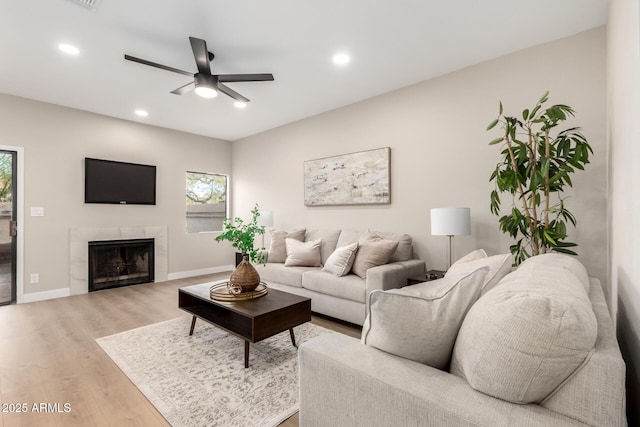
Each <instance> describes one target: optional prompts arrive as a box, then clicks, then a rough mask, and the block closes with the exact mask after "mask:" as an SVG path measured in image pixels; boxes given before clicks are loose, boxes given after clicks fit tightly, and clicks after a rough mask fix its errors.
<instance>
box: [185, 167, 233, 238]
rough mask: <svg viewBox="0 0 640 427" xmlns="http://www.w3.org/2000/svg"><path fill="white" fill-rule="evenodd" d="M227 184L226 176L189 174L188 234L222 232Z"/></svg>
mask: <svg viewBox="0 0 640 427" xmlns="http://www.w3.org/2000/svg"><path fill="white" fill-rule="evenodd" d="M227 182H228V177H227V176H226V175H218V174H210V173H199V172H187V187H186V196H187V233H202V232H206V231H221V230H222V221H223V220H224V218H225V217H226V216H227Z"/></svg>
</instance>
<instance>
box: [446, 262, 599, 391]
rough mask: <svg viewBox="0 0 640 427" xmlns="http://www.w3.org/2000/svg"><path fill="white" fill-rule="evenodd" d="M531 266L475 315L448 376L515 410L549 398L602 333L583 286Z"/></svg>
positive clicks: (490, 295) (565, 273)
mask: <svg viewBox="0 0 640 427" xmlns="http://www.w3.org/2000/svg"><path fill="white" fill-rule="evenodd" d="M560 256H562V257H566V258H567V259H566V260H565V261H566V262H567V263H568V264H571V263H572V261H570V257H568V256H566V255H560ZM535 258H538V257H535ZM533 264H535V265H536V268H531V267H527V268H524V269H518V270H516V271H515V272H513V273H510V274H508V275H507V276H505V277H504V278H503V279H502V280H501V281H500V283H499V285H498V286H496V287H495V288H494V289H493V290H492V291H491V292H487V293H486V294H485V295H484V296H482V297H481V298H480V299H479V300H478V301H477V302H476V303H475V304H474V305H473V307H471V309H470V310H469V313H468V314H467V317H466V318H465V320H464V322H463V324H462V327H461V328H460V332H459V334H458V338H457V340H456V344H455V347H454V351H453V358H452V362H451V373H452V374H454V375H457V376H460V377H462V378H465V379H466V380H467V381H468V382H469V385H470V386H471V387H472V388H474V389H476V390H478V391H481V392H483V393H485V394H488V395H491V396H494V397H497V398H500V399H503V400H507V401H509V402H513V403H539V402H541V401H542V400H543V399H544V398H545V397H547V396H548V395H549V394H550V393H552V392H553V391H554V390H555V389H556V388H557V387H558V386H560V385H561V384H562V383H563V382H564V381H565V380H566V379H567V378H569V377H570V376H571V375H573V374H574V373H575V372H577V370H579V368H580V367H581V366H582V364H583V363H585V361H586V360H587V359H588V357H589V355H590V352H591V351H592V350H593V348H594V344H595V342H596V337H597V333H598V327H597V323H596V318H595V315H594V313H593V309H592V307H591V302H590V300H589V297H588V295H587V293H586V292H585V290H584V286H583V284H582V283H581V280H580V279H579V278H578V277H576V276H575V275H574V274H573V273H570V272H569V270H568V269H567V268H565V266H560V265H545V263H544V259H540V260H537V261H535V262H534V263H533Z"/></svg>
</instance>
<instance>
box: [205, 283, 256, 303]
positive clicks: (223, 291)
mask: <svg viewBox="0 0 640 427" xmlns="http://www.w3.org/2000/svg"><path fill="white" fill-rule="evenodd" d="M234 290H235V289H234V288H233V287H232V286H231V284H230V283H229V282H222V283H218V284H217V285H213V286H212V287H211V288H209V296H210V297H211V299H212V300H216V301H246V300H250V299H255V298H260V297H261V296H264V295H266V294H267V292H268V290H267V284H266V283H264V282H260V284H259V285H258V287H257V288H256V289H255V290H253V291H251V292H240V293H236V292H234Z"/></svg>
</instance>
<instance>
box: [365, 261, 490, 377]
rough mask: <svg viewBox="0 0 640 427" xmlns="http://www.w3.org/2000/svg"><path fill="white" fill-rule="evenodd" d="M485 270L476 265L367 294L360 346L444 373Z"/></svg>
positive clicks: (487, 269) (486, 268)
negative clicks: (466, 269)
mask: <svg viewBox="0 0 640 427" xmlns="http://www.w3.org/2000/svg"><path fill="white" fill-rule="evenodd" d="M488 271H489V268H488V267H482V268H479V269H477V270H475V271H473V272H470V273H467V274H463V275H458V276H454V275H449V276H446V277H443V278H442V279H438V280H433V281H430V282H425V283H419V284H417V285H412V286H406V287H404V288H402V289H393V290H389V291H373V292H371V294H370V295H369V313H368V316H367V318H366V320H365V323H364V326H363V329H362V342H363V343H364V344H367V345H370V346H372V347H376V348H378V349H380V350H383V351H386V352H387V353H391V354H395V355H396V356H401V357H404V358H406V359H411V360H414V361H416V362H420V363H424V364H427V365H429V366H432V367H434V368H438V369H447V368H448V366H449V361H450V359H451V352H452V350H453V345H454V342H455V340H456V335H458V330H459V329H460V325H461V324H462V320H463V319H464V317H465V314H466V313H467V311H468V310H469V307H470V306H471V305H472V304H473V303H474V302H475V301H476V300H477V299H478V298H479V297H480V290H481V288H482V284H483V283H484V278H485V276H486V275H487V273H488Z"/></svg>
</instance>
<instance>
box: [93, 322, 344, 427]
mask: <svg viewBox="0 0 640 427" xmlns="http://www.w3.org/2000/svg"><path fill="white" fill-rule="evenodd" d="M190 322H191V317H180V318H177V319H173V320H168V321H166V322H161V323H156V324H153V325H149V326H144V327H142V328H138V329H133V330H130V331H126V332H121V333H119V334H115V335H111V336H108V337H103V338H98V339H97V340H96V342H97V343H98V344H99V345H100V346H101V347H102V349H103V350H104V351H105V352H106V353H107V354H108V355H109V357H111V359H113V361H114V362H115V363H116V364H117V365H118V366H119V367H120V369H121V370H122V371H123V372H124V373H125V374H126V375H127V376H128V377H129V378H130V379H131V381H132V382H133V383H134V384H135V385H136V387H138V389H140V391H141V392H142V393H143V394H144V395H145V396H146V397H147V399H149V401H151V403H152V404H153V405H154V406H155V407H156V408H157V409H158V411H160V413H161V414H162V415H163V416H164V417H165V418H166V419H167V421H168V422H169V423H171V425H173V426H176V427H178V426H185V427H187V426H188V427H191V426H243V427H244V426H275V425H278V424H279V423H281V422H282V421H284V420H285V419H287V418H288V417H290V416H291V415H293V414H294V413H295V412H296V411H297V410H298V358H297V349H296V348H295V347H294V346H293V345H292V344H291V339H290V337H289V333H288V332H286V331H285V332H284V333H280V334H278V335H275V336H273V337H271V338H267V339H266V340H264V341H260V342H258V343H256V344H251V346H250V355H249V368H247V369H245V368H244V341H243V340H241V339H240V338H238V337H236V336H233V335H231V334H229V333H227V332H225V331H223V330H221V329H218V328H216V327H215V326H212V325H210V324H209V323H207V322H205V321H202V320H200V319H198V321H197V323H196V327H195V331H194V333H193V336H189V326H190ZM294 333H295V336H296V343H297V344H302V343H303V342H304V341H306V340H308V339H310V338H313V337H315V336H317V335H321V334H325V333H336V332H333V331H330V330H328V329H325V328H322V327H320V326H317V325H313V324H311V323H305V324H303V325H300V326H297V327H295V328H294Z"/></svg>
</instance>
